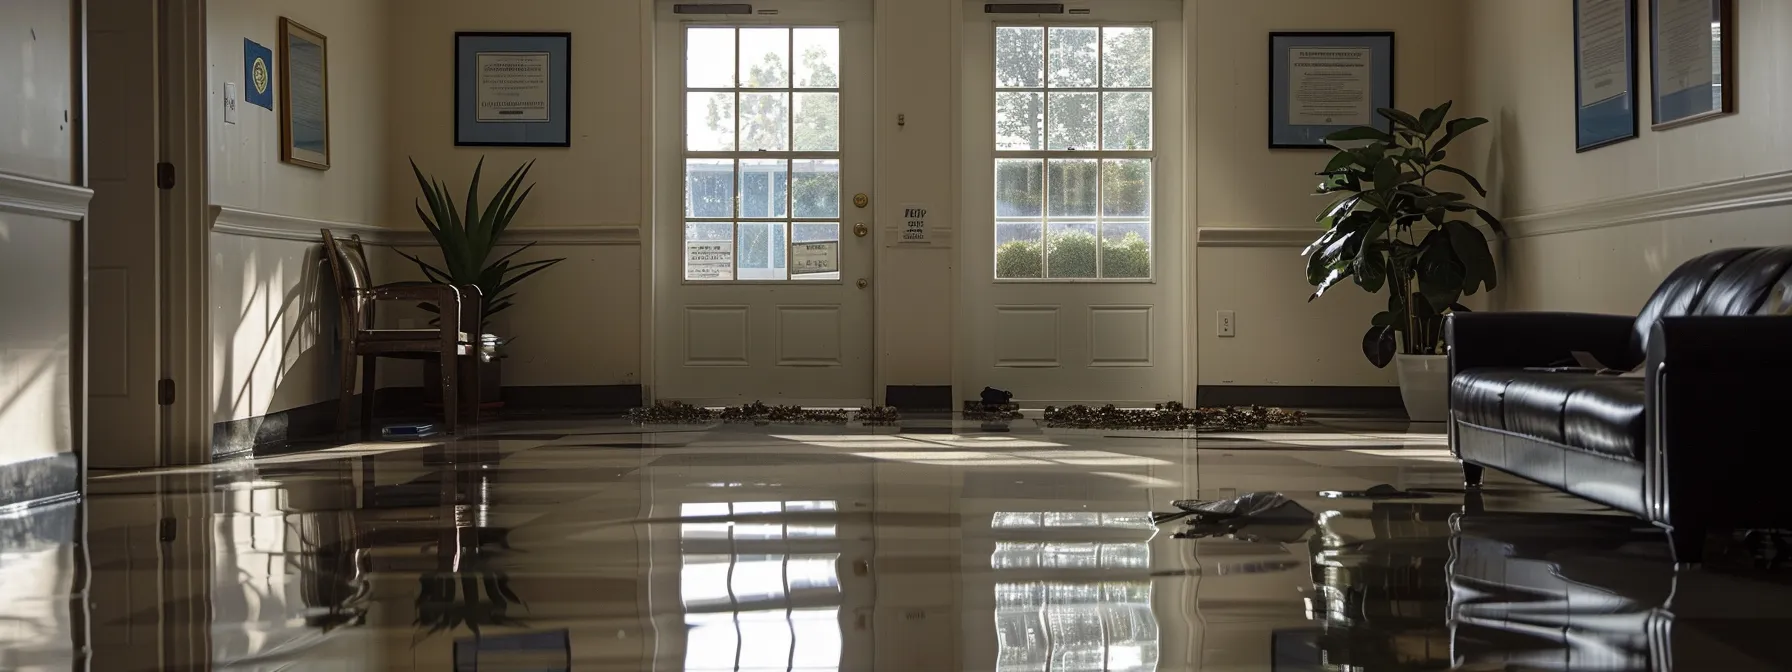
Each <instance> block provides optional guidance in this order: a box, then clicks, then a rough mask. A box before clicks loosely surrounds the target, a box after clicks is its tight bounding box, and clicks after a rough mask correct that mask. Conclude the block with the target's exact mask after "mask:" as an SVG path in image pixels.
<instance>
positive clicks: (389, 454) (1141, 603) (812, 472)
mask: <svg viewBox="0 0 1792 672" xmlns="http://www.w3.org/2000/svg"><path fill="white" fill-rule="evenodd" d="M485 429H486V430H487V434H486V435H485V436H483V437H481V438H478V439H469V440H463V441H457V442H452V443H446V444H440V443H410V444H404V443H374V444H357V445H349V446H342V447H336V448H332V449H328V450H323V451H317V452H308V453H298V454H291V455H283V456H278V457H271V458H263V459H258V460H254V461H239V462H234V463H228V464H221V465H215V466H212V467H206V468H195V469H179V470H168V471H160V472H148V473H105V474H91V475H90V477H89V481H88V492H89V494H88V496H87V497H86V498H85V499H84V500H83V501H80V502H73V503H68V504H62V505H56V506H52V507H46V508H39V509H32V510H28V511H25V512H22V513H14V514H11V515H10V516H7V517H4V518H0V669H4V670H39V669H42V670H67V669H71V668H74V669H93V670H157V669H231V670H275V669H282V670H292V669H304V670H310V669H317V670H431V671H445V670H476V669H486V670H500V669H511V670H514V669H532V670H554V669H573V670H581V671H586V670H704V671H709V670H902V671H907V670H929V671H931V670H1003V671H1016V672H1019V671H1039V672H1044V671H1071V670H1203V671H1215V672H1218V671H1230V670H1267V671H1271V672H1308V671H1312V670H1447V669H1460V670H1507V669H1513V670H1531V669H1536V670H1669V669H1672V670H1695V671H1702V670H1714V671H1715V670H1723V671H1746V670H1786V669H1792V650H1789V647H1788V646H1786V645H1785V644H1784V641H1785V639H1786V637H1787V635H1786V633H1788V632H1792V628H1789V627H1788V626H1792V569H1780V568H1777V567H1776V566H1774V565H1775V564H1776V563H1775V562H1774V561H1773V559H1774V558H1776V557H1777V556H1778V555H1779V554H1780V553H1784V552H1785V549H1784V548H1783V547H1781V548H1780V549H1779V550H1778V551H1776V547H1775V545H1774V543H1773V542H1772V541H1771V540H1767V541H1759V540H1742V539H1732V538H1728V537H1725V538H1718V537H1713V538H1712V539H1711V540H1710V544H1711V546H1712V550H1711V552H1710V553H1709V556H1708V562H1707V564H1706V565H1704V566H1703V567H1699V568H1690V569H1681V570H1678V571H1676V569H1675V567H1674V566H1673V564H1672V563H1671V562H1670V560H1669V559H1668V549H1667V545H1666V540H1665V537H1664V536H1663V535H1662V534H1660V533H1659V532H1658V531H1655V530H1653V529H1650V528H1648V527H1647V526H1646V525H1642V524H1640V523H1638V522H1637V521H1636V520H1634V519H1632V518H1630V517H1627V516H1623V515H1615V514H1612V513H1610V512H1608V511H1604V510H1602V509H1601V508H1600V507H1598V506H1596V505H1593V504H1589V503H1587V502H1584V501H1581V500H1578V499H1574V498H1572V497H1568V496H1565V495H1560V494H1556V493H1554V492H1552V491H1548V490H1545V489H1542V488H1540V487H1536V486H1531V485H1527V484H1523V483H1520V482H1518V481H1516V480H1514V479H1511V478H1507V477H1501V476H1498V475H1493V474H1491V472H1490V476H1489V479H1490V480H1489V483H1488V485H1487V487H1486V489H1485V490H1484V491H1482V492H1481V493H1479V494H1477V495H1473V496H1465V494H1464V492H1463V491H1462V488H1461V485H1460V479H1461V475H1460V471H1459V469H1458V467H1457V466H1456V463H1455V462H1454V461H1453V460H1452V459H1450V457H1449V455H1448V451H1447V447H1446V441H1445V438H1444V436H1443V434H1442V433H1441V431H1442V430H1441V427H1438V426H1430V427H1427V426H1413V427H1410V428H1409V427H1408V426H1406V425H1405V424H1393V423H1388V422H1378V421H1373V420H1365V419H1360V418H1359V419H1351V418H1344V417H1335V418H1330V419H1327V418H1323V417H1322V418H1320V419H1318V420H1317V422H1316V424H1314V425H1312V426H1306V427H1301V428H1284V429H1277V430H1272V431H1263V432H1237V433H1202V434H1200V435H1196V434H1194V433H1154V432H1126V431H1105V432H1104V431H1080V430H1063V431H1060V430H1041V429H1040V428H1038V427H1037V426H1036V425H1034V424H1033V423H1032V422H1030V421H1017V422H1014V423H1012V424H1009V425H994V426H992V425H986V424H983V423H977V422H963V421H959V422H953V421H950V420H934V421H911V422H907V423H905V424H904V425H903V426H901V427H862V426H857V425H846V426H815V425H810V426H780V425H772V426H752V425H721V426H713V427H664V428H650V429H647V430H643V429H642V428H638V427H631V426H629V425H627V424H625V423H623V422H620V421H614V420H603V421H599V420H569V421H530V422H507V423H499V424H493V425H487V426H486V428H485ZM1378 484H1388V485H1392V486H1394V487H1396V488H1399V489H1401V490H1406V491H1409V492H1412V493H1415V494H1418V495H1420V496H1419V497H1417V498H1405V499H1385V498H1384V499H1372V498H1364V497H1346V498H1333V497H1323V496H1321V495H1320V491H1326V490H1342V491H1360V490H1365V489H1367V488H1370V487H1371V486H1375V485H1378ZM1253 491H1276V492H1281V493H1284V494H1285V495H1287V496H1288V497H1289V498H1292V499H1293V500H1294V501H1295V502H1296V503H1298V504H1299V505H1300V506H1301V507H1304V509H1306V510H1308V511H1311V512H1312V514H1313V515H1312V516H1311V517H1310V519H1309V520H1311V521H1312V522H1311V523H1310V524H1309V523H1307V522H1305V521H1304V520H1284V521H1281V522H1278V523H1277V524H1273V525H1256V526H1248V527H1245V528H1243V529H1237V530H1228V529H1206V528H1202V529H1200V530H1197V531H1196V532H1197V534H1196V536H1199V535H1202V534H1205V535H1210V536H1205V537H1202V538H1179V537H1178V533H1184V535H1185V536H1187V533H1188V532H1189V531H1190V530H1191V528H1190V527H1189V526H1188V525H1186V524H1185V522H1184V521H1171V522H1165V523H1163V524H1161V525H1160V524H1155V523H1154V522H1153V519H1152V513H1153V512H1166V511H1171V510H1173V507H1172V506H1171V504H1170V503H1171V502H1172V501H1173V500H1178V499H1216V498H1224V497H1232V496H1235V495H1239V494H1243V493H1247V492H1253Z"/></svg>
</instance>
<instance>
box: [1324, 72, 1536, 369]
mask: <svg viewBox="0 0 1792 672" xmlns="http://www.w3.org/2000/svg"><path fill="white" fill-rule="evenodd" d="M1450 107H1451V104H1450V103H1447V102H1446V103H1444V104H1443V105H1440V106H1438V107H1435V108H1432V109H1428V110H1425V111H1423V112H1421V113H1419V114H1417V115H1414V114H1412V113H1409V112H1403V111H1400V110H1395V109H1388V108H1383V109H1380V110H1377V112H1378V113H1379V114H1380V115H1381V116H1383V117H1386V118H1387V119H1388V120H1389V121H1390V122H1392V128H1393V132H1391V133H1390V132H1387V131H1383V130H1381V129H1378V128H1374V127H1370V126H1361V127H1357V128H1351V129H1347V130H1343V131H1338V132H1336V133H1333V134H1331V135H1329V136H1326V138H1325V141H1326V143H1327V144H1329V145H1331V146H1332V147H1333V148H1335V149H1337V153H1336V154H1334V155H1333V156H1332V158H1331V161H1330V162H1328V163H1327V164H1326V165H1325V170H1322V171H1320V172H1319V173H1318V174H1319V175H1320V176H1322V177H1323V178H1324V181H1322V182H1320V183H1319V188H1318V190H1317V191H1316V192H1315V193H1317V194H1319V195H1321V196H1325V197H1327V198H1329V199H1330V200H1331V202H1330V204H1328V205H1327V206H1326V207H1325V209H1324V210H1323V211H1321V212H1320V213H1319V217H1318V220H1317V221H1318V222H1319V224H1320V226H1323V227H1325V233H1323V234H1320V236H1319V239H1318V240H1315V241H1313V244H1312V245H1309V246H1307V249H1306V251H1305V252H1303V254H1305V255H1306V257H1307V282H1308V283H1310V284H1312V285H1313V286H1314V287H1316V288H1317V291H1315V292H1313V296H1312V297H1310V298H1308V299H1307V300H1308V301H1311V300H1313V299H1316V298H1319V297H1320V296H1321V295H1323V294H1325V291H1326V290H1328V289H1331V288H1332V287H1333V286H1335V285H1338V284H1339V283H1342V282H1343V281H1344V280H1345V279H1346V278H1350V279H1353V280H1354V281H1355V282H1356V285H1357V286H1358V287H1361V288H1363V290H1364V291H1367V292H1370V293H1377V292H1380V291H1381V290H1382V288H1384V287H1385V288H1387V289H1388V293H1389V296H1388V309H1387V310H1384V311H1381V312H1379V313H1376V315H1375V316H1374V317H1373V318H1371V319H1370V326H1369V331H1368V332H1367V333H1365V334H1363V356H1364V357H1367V358H1368V359H1369V362H1370V363H1371V364H1374V365H1375V366H1378V367H1385V366H1387V365H1388V363H1389V362H1392V361H1393V360H1394V354H1395V352H1396V350H1399V351H1402V352H1404V353H1406V354H1408V355H1433V354H1442V353H1443V336H1444V334H1443V326H1444V316H1446V315H1448V314H1449V313H1452V312H1466V311H1467V310H1468V308H1467V307H1465V306H1463V305H1462V303H1461V299H1462V297H1463V296H1464V295H1469V294H1474V293H1475V292H1476V291H1478V290H1480V289H1482V288H1485V289H1487V290H1488V291H1492V290H1493V288H1494V287H1496V286H1498V284H1499V274H1498V269H1497V268H1496V267H1495V266H1494V262H1493V254H1492V252H1491V251H1490V250H1489V249H1488V244H1487V238H1486V236H1484V235H1482V233H1481V230H1480V229H1477V228H1475V226H1474V225H1473V224H1471V223H1469V222H1467V221H1464V218H1466V217H1471V216H1473V217H1479V218H1480V219H1481V220H1482V221H1484V222H1486V223H1487V225H1488V227H1489V228H1491V229H1493V231H1494V232H1496V233H1503V232H1504V231H1505V229H1504V228H1503V227H1502V226H1501V224H1500V220H1499V218H1497V217H1494V216H1493V213H1490V212H1488V211H1487V210H1485V209H1483V208H1481V207H1480V206H1478V205H1475V204H1473V203H1471V202H1469V200H1468V197H1467V196H1465V195H1463V194H1460V193H1456V192H1453V191H1442V190H1439V189H1438V187H1439V186H1440V185H1438V184H1437V182H1436V180H1437V178H1439V177H1441V176H1440V175H1438V173H1448V174H1451V175H1455V176H1456V177H1459V178H1461V179H1462V181H1464V182H1466V183H1468V186H1469V187H1471V188H1473V189H1474V190H1475V193H1477V194H1480V195H1481V196H1483V197H1485V196H1486V195H1487V190H1486V189H1485V188H1482V186H1481V182H1480V180H1477V179H1475V177H1474V176H1473V175H1470V174H1469V173H1468V172H1467V171H1464V170H1462V169H1460V168H1456V167H1454V166H1451V165H1448V164H1445V163H1444V160H1445V159H1446V158H1448V156H1449V152H1447V151H1445V148H1446V147H1448V146H1449V145H1450V143H1451V142H1453V141H1455V140H1456V139H1457V138H1459V137H1461V136H1462V135H1463V134H1464V133H1467V132H1469V131H1471V130H1474V129H1475V128H1477V127H1479V126H1481V125H1482V124H1485V123H1487V120H1486V119H1482V118H1480V117H1469V118H1461V119H1449V114H1450ZM1446 120H1448V121H1446ZM1440 131H1441V132H1442V133H1443V135H1442V137H1441V138H1440V137H1438V133H1439V132H1440ZM1396 336H1398V337H1399V338H1398V342H1397V341H1396Z"/></svg>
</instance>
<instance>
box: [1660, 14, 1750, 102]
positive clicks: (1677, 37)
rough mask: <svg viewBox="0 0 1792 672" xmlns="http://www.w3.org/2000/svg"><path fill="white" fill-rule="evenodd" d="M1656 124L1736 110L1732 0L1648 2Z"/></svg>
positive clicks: (1734, 26) (1734, 31) (1734, 38)
mask: <svg viewBox="0 0 1792 672" xmlns="http://www.w3.org/2000/svg"><path fill="white" fill-rule="evenodd" d="M1649 68H1650V74H1651V76H1652V78H1653V81H1654V83H1655V87H1654V91H1655V100H1654V101H1653V102H1654V103H1655V104H1654V112H1653V114H1654V122H1655V128H1657V129H1664V128H1673V127H1675V126H1684V125H1686V124H1692V123H1697V122H1700V121H1704V120H1706V119H1710V118H1712V117H1719V116H1723V115H1726V114H1733V113H1735V112H1736V1H1735V0H1650V2H1649Z"/></svg>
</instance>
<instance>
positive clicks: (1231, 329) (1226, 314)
mask: <svg viewBox="0 0 1792 672" xmlns="http://www.w3.org/2000/svg"><path fill="white" fill-rule="evenodd" d="M1218 325H1219V326H1218V327H1217V329H1218V331H1219V335H1220V338H1231V337H1233V336H1237V335H1238V314H1237V313H1235V312H1233V311H1230V310H1222V311H1220V319H1219V322H1218Z"/></svg>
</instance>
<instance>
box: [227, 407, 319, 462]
mask: <svg viewBox="0 0 1792 672" xmlns="http://www.w3.org/2000/svg"><path fill="white" fill-rule="evenodd" d="M337 403H338V402H337V401H336V400H335V399H331V400H328V401H320V402H317V403H315V404H307V405H304V406H300V407H298V408H289V409H287V410H284V411H275V412H273V413H269V414H267V415H259V416H256V417H253V418H243V419H241V420H226V421H224V422H219V423H213V424H212V457H214V458H217V457H224V456H227V455H233V454H236V453H247V452H252V451H256V450H257V449H260V448H266V447H269V446H279V445H284V444H286V443H287V442H289V441H302V440H305V439H312V438H317V437H320V436H327V435H329V434H330V433H331V432H334V431H336V409H337Z"/></svg>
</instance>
